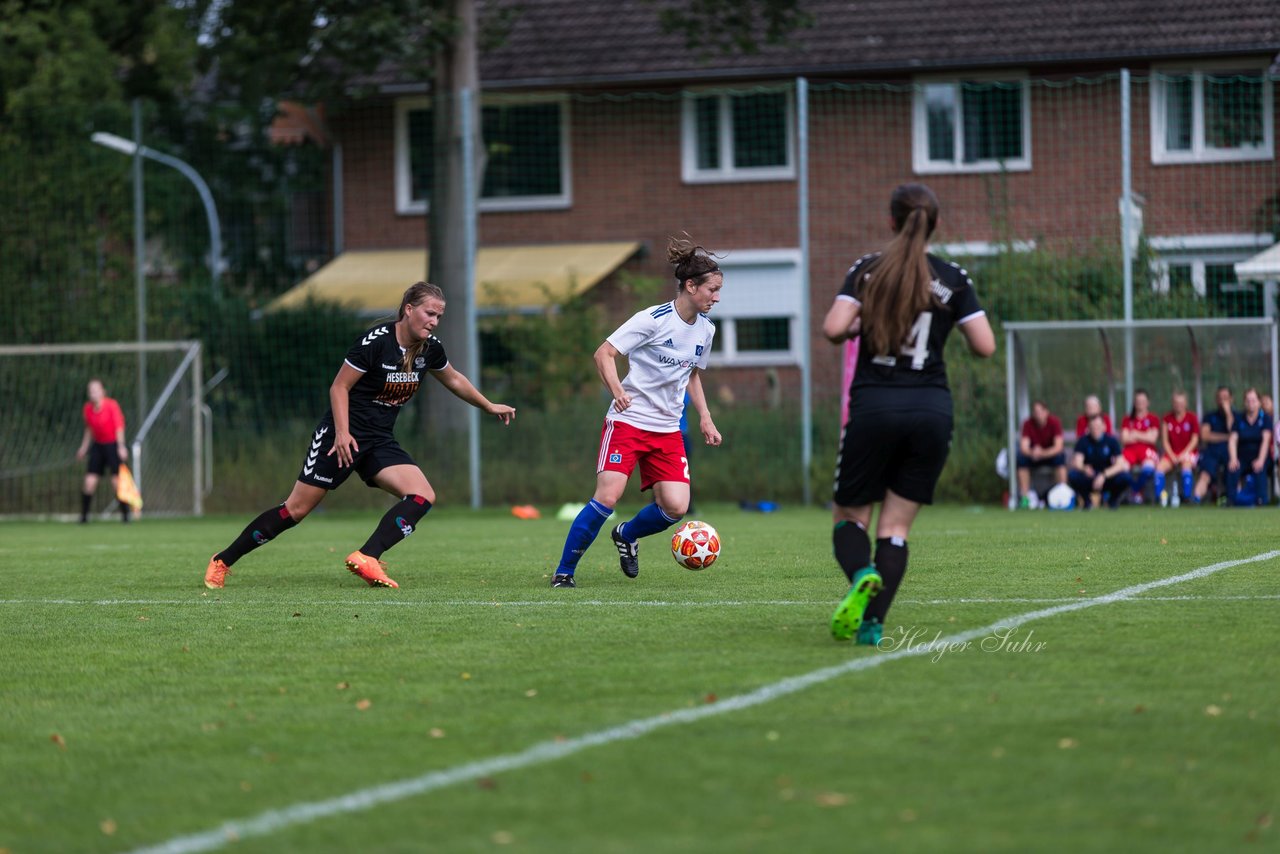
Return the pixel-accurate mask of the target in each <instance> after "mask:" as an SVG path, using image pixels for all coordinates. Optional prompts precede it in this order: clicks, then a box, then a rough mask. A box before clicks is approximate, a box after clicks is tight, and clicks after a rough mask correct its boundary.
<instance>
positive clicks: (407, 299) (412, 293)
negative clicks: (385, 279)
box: [396, 282, 445, 372]
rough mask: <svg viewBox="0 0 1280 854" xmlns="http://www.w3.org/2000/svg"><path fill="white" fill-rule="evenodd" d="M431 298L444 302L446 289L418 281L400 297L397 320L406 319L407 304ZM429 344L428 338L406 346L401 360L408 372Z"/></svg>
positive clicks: (418, 303)
mask: <svg viewBox="0 0 1280 854" xmlns="http://www.w3.org/2000/svg"><path fill="white" fill-rule="evenodd" d="M429 299H438V300H440V302H444V301H445V299H444V291H443V290H441V289H440V287H439V285H433V284H431V283H429V282H416V283H414V284H412V285H410V286H409V287H408V289H407V290H406V291H405V292H404V296H403V297H401V298H400V311H399V313H398V314H397V315H396V322H399V321H401V320H404V314H405V307H406V306H411V305H412V306H419V305H422V303H424V302H426V301H427V300H429ZM426 346H427V340H426V339H425V338H424V339H422V340H421V341H414V342H413V343H412V344H410V345H409V346H408V347H405V348H404V359H403V360H401V363H400V364H401V367H402V368H403V370H404V371H406V372H408V371H411V370H413V360H414V359H416V358H418V356H420V355H421V354H422V350H423V348H424V347H426Z"/></svg>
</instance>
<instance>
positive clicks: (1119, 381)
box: [1004, 317, 1280, 496]
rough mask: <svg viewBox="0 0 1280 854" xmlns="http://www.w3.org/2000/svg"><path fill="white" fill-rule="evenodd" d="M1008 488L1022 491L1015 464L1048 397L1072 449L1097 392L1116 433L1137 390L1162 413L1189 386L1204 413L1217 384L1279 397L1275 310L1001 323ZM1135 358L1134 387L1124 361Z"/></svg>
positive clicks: (1195, 406)
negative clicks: (1249, 314)
mask: <svg viewBox="0 0 1280 854" xmlns="http://www.w3.org/2000/svg"><path fill="white" fill-rule="evenodd" d="M1004 334H1005V382H1006V386H1005V388H1006V395H1007V410H1006V411H1007V413H1008V425H1007V426H1008V436H1007V449H1008V450H1007V453H1008V455H1009V457H1008V459H1009V474H1008V482H1009V495H1010V496H1015V495H1017V469H1016V467H1015V465H1014V460H1015V459H1016V454H1017V449H1018V439H1019V435H1020V433H1021V428H1022V423H1023V422H1024V421H1025V420H1026V419H1027V418H1028V417H1029V416H1030V413H1031V402H1032V401H1033V400H1043V401H1044V402H1045V404H1046V405H1047V406H1048V407H1049V410H1050V411H1051V412H1053V413H1055V414H1056V415H1058V417H1059V418H1060V419H1061V420H1062V428H1063V431H1064V433H1065V434H1066V440H1067V443H1068V444H1067V452H1068V455H1069V454H1070V451H1071V445H1070V441H1071V439H1072V438H1073V437H1074V434H1075V422H1076V417H1077V416H1078V415H1079V414H1080V413H1081V412H1082V411H1083V409H1084V398H1085V397H1086V396H1087V395H1090V394H1093V395H1097V396H1098V397H1099V398H1100V399H1101V401H1102V409H1103V411H1104V412H1107V413H1109V414H1110V416H1111V421H1112V424H1113V426H1114V428H1115V429H1116V431H1117V432H1118V431H1119V429H1120V419H1121V417H1123V415H1124V413H1125V412H1127V411H1128V409H1129V405H1130V400H1131V398H1132V395H1133V391H1134V389H1135V388H1143V389H1146V390H1147V392H1148V393H1149V394H1150V396H1151V410H1152V411H1153V412H1156V413H1159V414H1163V413H1165V412H1167V411H1168V410H1169V408H1170V404H1169V399H1170V396H1171V395H1172V393H1173V392H1174V391H1183V392H1186V394H1187V406H1188V409H1190V410H1191V411H1193V412H1195V414H1196V416H1197V417H1199V416H1201V415H1202V414H1203V413H1204V411H1205V409H1206V407H1207V406H1209V405H1212V403H1213V399H1214V392H1215V390H1216V389H1217V388H1218V386H1223V385H1225V386H1230V387H1231V389H1232V391H1233V392H1234V393H1235V396H1236V401H1237V406H1239V405H1241V394H1242V392H1243V390H1244V389H1245V388H1248V387H1250V386H1253V387H1256V388H1257V389H1258V390H1259V391H1260V392H1262V393H1264V394H1270V395H1271V399H1272V400H1273V401H1275V400H1280V360H1278V358H1277V327H1276V321H1275V319H1274V318H1264V317H1256V318H1218V319H1209V318H1196V319H1183V320H1176V319H1170V320H1133V321H1127V322H1126V321H1123V320H1097V321H1089V320H1082V321H1045V322H1021V321H1020V322H1010V323H1006V324H1004ZM1130 361H1131V362H1132V364H1133V366H1134V367H1133V379H1132V382H1133V388H1129V387H1127V381H1126V373H1127V371H1126V365H1127V364H1129V362H1130Z"/></svg>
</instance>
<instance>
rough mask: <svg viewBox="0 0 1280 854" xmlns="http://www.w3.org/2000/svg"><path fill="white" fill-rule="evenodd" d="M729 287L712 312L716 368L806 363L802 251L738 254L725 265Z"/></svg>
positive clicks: (729, 256) (724, 260) (730, 256)
mask: <svg viewBox="0 0 1280 854" xmlns="http://www.w3.org/2000/svg"><path fill="white" fill-rule="evenodd" d="M719 264H720V269H721V270H723V271H724V277H725V289H724V290H723V291H722V292H721V294H720V297H721V299H720V304H719V305H717V306H716V307H715V308H714V309H712V311H711V319H712V320H713V321H715V324H716V337H715V341H714V342H713V343H712V347H711V362H712V363H713V364H716V365H795V364H799V362H800V346H801V344H800V339H801V335H800V327H799V323H800V307H801V300H802V299H803V298H804V293H803V288H802V287H801V282H800V253H799V252H798V251H796V250H794V249H758V250H736V251H733V252H730V253H727V254H726V256H725V257H724V258H721V259H720V261H719Z"/></svg>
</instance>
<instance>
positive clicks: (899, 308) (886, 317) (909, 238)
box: [862, 184, 938, 356]
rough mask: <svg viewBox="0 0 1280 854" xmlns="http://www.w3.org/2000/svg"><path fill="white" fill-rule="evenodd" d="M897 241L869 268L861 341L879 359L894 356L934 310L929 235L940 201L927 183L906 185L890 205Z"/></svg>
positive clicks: (936, 217)
mask: <svg viewBox="0 0 1280 854" xmlns="http://www.w3.org/2000/svg"><path fill="white" fill-rule="evenodd" d="M889 213H890V215H891V216H892V217H893V230H894V232H895V233H894V237H893V240H891V241H890V242H889V245H888V246H886V247H885V248H884V251H883V252H881V253H880V254H879V255H878V256H876V257H875V258H873V259H872V260H871V262H870V263H868V264H867V272H866V278H865V279H864V281H865V282H866V285H865V286H864V288H863V292H862V318H863V319H862V337H863V340H865V341H866V342H867V343H868V344H869V345H870V346H871V352H872V354H873V355H876V356H896V355H897V354H898V350H899V349H900V348H901V347H902V345H903V343H904V342H905V341H906V340H907V335H908V333H910V332H911V327H912V326H913V325H914V324H915V322H916V318H917V317H918V316H919V315H920V312H922V311H924V310H925V309H927V308H929V307H930V306H931V305H933V302H934V297H933V290H932V287H931V285H932V283H933V270H931V269H930V268H929V257H928V254H927V252H928V247H929V236H930V235H931V234H933V229H934V228H935V227H936V226H937V224H938V197H937V196H935V195H934V194H933V190H930V189H929V188H928V187H926V186H925V185H924V184H902V185H900V186H899V187H898V188H897V189H895V190H894V191H893V196H892V197H891V198H890V200H889Z"/></svg>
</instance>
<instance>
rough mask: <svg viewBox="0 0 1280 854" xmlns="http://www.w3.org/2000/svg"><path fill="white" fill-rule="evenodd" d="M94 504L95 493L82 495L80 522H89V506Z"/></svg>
mask: <svg viewBox="0 0 1280 854" xmlns="http://www.w3.org/2000/svg"><path fill="white" fill-rule="evenodd" d="M92 503H93V493H84V492H82V493H80V521H81V522H88V521H89V505H90V504H92Z"/></svg>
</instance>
